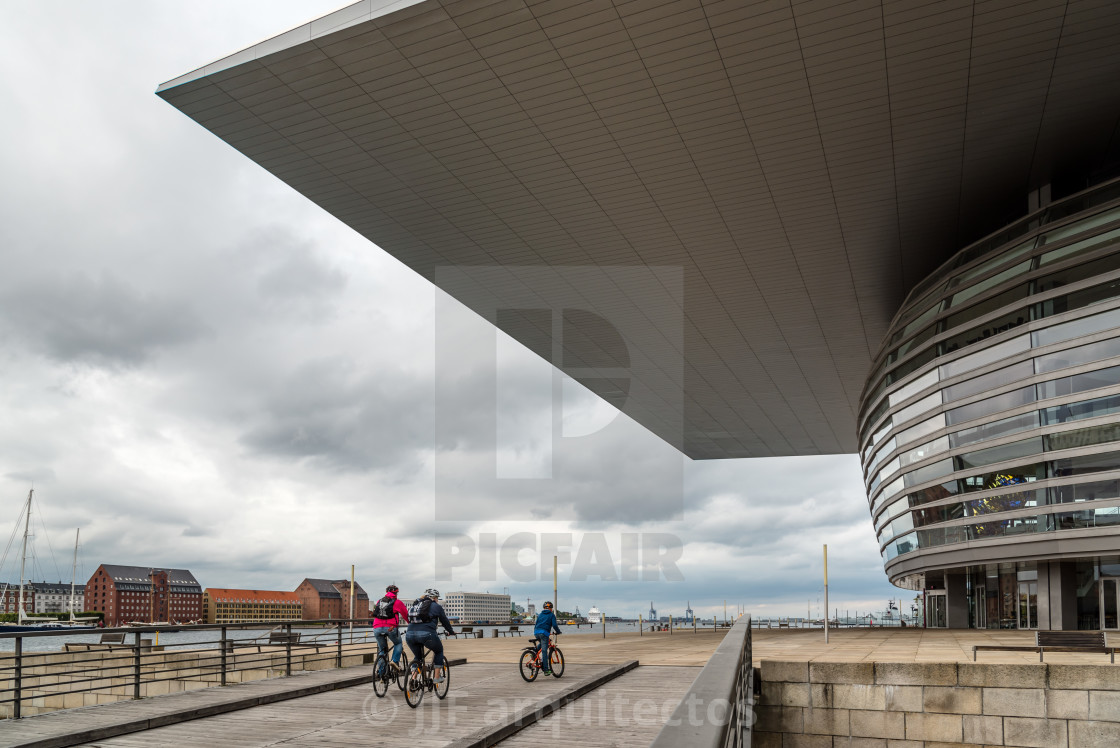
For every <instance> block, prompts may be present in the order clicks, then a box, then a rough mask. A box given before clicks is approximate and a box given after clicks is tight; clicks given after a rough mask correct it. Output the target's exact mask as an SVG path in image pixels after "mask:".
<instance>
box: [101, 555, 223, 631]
mask: <svg viewBox="0 0 1120 748" xmlns="http://www.w3.org/2000/svg"><path fill="white" fill-rule="evenodd" d="M84 607H85V610H87V611H98V612H101V613H103V614H104V615H105V625H106V626H121V625H126V624H128V623H131V622H142V623H161V622H167V623H188V622H191V621H201V620H202V586H201V585H200V584H199V583H198V580H197V579H195V577H194V575H193V574H191V573H190V572H189V571H187V570H186V569H159V568H152V567H147V566H118V565H116V564H102V565H101V566H99V567H97V570H96V571H94V572H93V576H91V577H90V578H89V581H88V582H86V585H85V606H84Z"/></svg>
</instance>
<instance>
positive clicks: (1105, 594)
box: [1100, 577, 1120, 629]
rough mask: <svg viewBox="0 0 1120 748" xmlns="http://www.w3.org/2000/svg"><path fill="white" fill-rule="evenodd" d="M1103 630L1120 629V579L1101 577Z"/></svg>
mask: <svg viewBox="0 0 1120 748" xmlns="http://www.w3.org/2000/svg"><path fill="white" fill-rule="evenodd" d="M1100 586H1101V628H1102V629H1116V628H1120V621H1118V620H1117V615H1116V612H1117V596H1118V594H1120V579H1117V578H1116V577H1101V585H1100Z"/></svg>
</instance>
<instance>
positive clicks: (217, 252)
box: [0, 0, 912, 616]
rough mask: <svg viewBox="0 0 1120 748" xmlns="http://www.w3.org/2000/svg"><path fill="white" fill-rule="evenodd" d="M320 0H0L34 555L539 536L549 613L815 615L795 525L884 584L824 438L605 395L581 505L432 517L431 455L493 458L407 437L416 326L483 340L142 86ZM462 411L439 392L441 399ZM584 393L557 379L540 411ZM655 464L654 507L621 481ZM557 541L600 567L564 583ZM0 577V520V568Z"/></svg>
mask: <svg viewBox="0 0 1120 748" xmlns="http://www.w3.org/2000/svg"><path fill="white" fill-rule="evenodd" d="M341 5H342V4H341V3H339V2H338V0H302V1H301V2H294V1H292V0H286V1H280V0H270V1H269V2H249V1H248V0H243V1H240V2H237V3H225V2H221V3H219V2H204V1H198V2H191V3H151V2H108V1H106V0H102V1H101V2H97V3H89V2H79V0H72V1H70V2H50V1H47V0H36V2H6V3H3V4H2V5H0V61H2V67H3V70H4V71H5V73H4V75H3V76H0V111H2V112H3V117H0V134H2V138H0V175H2V178H0V191H2V192H0V377H2V380H0V381H2V382H3V387H2V388H0V414H2V415H0V523H2V524H3V525H5V526H11V527H14V526H15V524H16V518H17V516H18V514H19V511H20V503H21V501H22V500H23V499H24V498H25V497H26V494H27V490H28V489H29V488H30V487H31V486H34V487H35V489H36V497H37V501H38V503H37V509H36V511H37V512H39V516H38V517H37V518H36V524H37V526H38V529H37V531H36V537H35V539H34V549H35V558H36V560H35V569H36V571H35V576H36V578H42V577H45V578H47V579H55V578H62V579H66V578H68V577H69V566H70V548H71V545H72V543H73V532H74V528H75V527H77V526H80V527H81V528H82V540H83V542H82V550H81V558H80V566H79V577H80V579H79V581H81V578H83V577H82V575H83V573H84V574H85V575H86V576H88V575H89V574H90V573H92V572H93V571H94V570H95V569H96V567H97V565H98V564H100V563H118V564H136V565H143V566H172V567H180V568H188V569H190V570H191V571H193V572H194V574H195V576H196V577H198V579H199V580H200V582H201V583H202V584H203V586H204V587H209V586H212V587H254V588H279V589H293V588H294V587H295V586H296V585H297V584H298V583H299V582H300V581H301V580H302V579H303V578H304V577H308V576H320V577H331V578H342V577H345V576H348V574H349V568H350V565H351V564H355V565H356V566H357V569H358V578H359V581H361V582H362V583H363V584H364V585H365V586H366V588H367V589H371V590H376V589H380V588H381V587H382V586H383V585H384V584H386V583H387V582H389V581H395V582H396V583H397V584H399V585H400V586H401V587H402V589H403V590H404V591H405V592H406V593H407V592H410V591H412V590H416V591H419V590H422V589H423V588H424V587H427V586H429V585H431V584H433V580H435V579H437V577H439V578H440V581H439V583H438V586H440V587H441V589H443V590H445V591H446V590H449V589H459V588H462V589H466V590H475V589H489V590H490V591H501V590H502V589H503V588H506V587H508V588H509V590H510V592H511V594H512V595H513V596H514V597H515V598H516V599H520V600H522V601H524V600H525V599H526V598H532V599H534V600H542V599H544V596H545V595H546V594H547V593H548V592H550V588H551V560H550V559H551V555H550V554H549V558H547V559H545V563H544V564H541V563H540V561H541V559H540V558H539V556H540V553H541V551H540V546H541V543H543V542H545V540H544V539H545V538H546V534H553V535H550V536H548V537H553V538H555V534H557V533H559V534H561V536H563V534H565V533H566V534H570V537H571V547H570V549H569V555H570V557H571V561H570V562H569V563H568V564H564V563H561V568H560V585H561V589H560V607H561V608H564V609H570V608H571V607H572V606H573V605H574V604H578V605H579V606H580V608H581V609H582V610H585V611H586V609H587V608H588V607H590V606H591V605H592V604H597V605H598V606H599V607H600V608H602V609H604V610H605V611H606V612H607V613H608V614H617V615H626V616H632V615H636V614H637V613H639V612H644V611H645V610H646V609H648V607H649V601H650V600H651V599H652V600H653V601H654V602H655V604H656V605H657V606H658V607H659V609H660V611H661V612H662V613H667V612H674V613H677V614H679V613H681V612H683V609H684V603H685V601H686V600H691V602H692V606H693V608H694V609H696V610H697V611H698V612H701V613H705V614H710V613H712V612H717V611H718V612H720V613H722V610H723V601H724V600H725V599H726V600H727V601H728V603H729V605H731V606H732V607H734V606H735V605H736V604H744V605H745V606H746V607H747V608H748V609H749V610H751V611H753V612H755V613H759V614H766V613H768V612H769V613H771V614H781V615H789V614H793V615H798V614H804V612H805V610H806V607H807V606H811V607H813V609H814V610H815V611H819V602H818V600H819V598H820V595H821V559H820V556H821V544H822V543H828V544H829V558H830V567H831V568H830V598H831V600H832V602H833V605H834V607H838V608H839V609H840V610H841V612H843V611H844V610H845V609H850V610H852V611H853V612H854V611H855V610H861V611H867V610H873V611H879V610H882V609H883V608H884V607H885V601H886V599H887V598H888V597H892V596H893V597H906V598H909V597H911V596H912V593H906V592H904V591H901V590H897V589H895V588H894V587H892V586H890V585H889V584H888V583H887V581H886V578H885V577H884V575H883V573H882V564H881V561H880V559H879V556H878V553H877V549H876V547H875V544H874V538H873V535H872V531H871V523H870V520H869V518H868V516H867V510H866V502H865V499H864V498H863V494H862V492H861V488H860V481H859V469H858V464H857V462H856V459H855V457H854V456H837V457H820V458H780V459H770V460H736V461H720V462H691V461H689V460H687V459H685V458H683V457H681V456H680V455H679V453H677V452H676V451H675V450H673V449H672V448H671V447H669V446H667V445H666V444H664V443H663V442H661V441H660V440H659V439H657V438H656V437H653V436H652V435H650V434H649V433H648V432H646V431H645V430H644V429H643V428H641V427H639V426H637V425H635V424H633V423H631V422H625V420H624V417H621V416H620V417H619V418H620V419H622V420H617V421H616V422H615V423H613V424H612V425H611V428H610V431H609V438H604V439H599V440H598V441H597V442H596V443H595V447H594V448H593V449H592V448H588V449H587V450H585V451H584V452H583V453H580V454H579V455H578V468H579V475H580V481H581V495H582V496H583V497H585V498H584V499H583V500H574V501H572V502H571V503H570V505H568V506H565V507H563V511H555V512H553V511H552V509H553V507H552V505H551V503H550V502H545V501H543V500H541V499H539V498H536V499H534V498H522V497H518V496H498V497H494V498H495V500H498V501H500V502H503V503H504V504H508V503H510V502H521V503H523V504H524V505H525V508H526V512H525V513H524V514H523V516H526V517H530V519H521V520H501V519H485V518H487V517H493V516H495V515H493V514H491V513H488V512H486V511H480V512H479V514H478V516H480V517H482V518H483V519H479V520H477V521H471V520H470V519H462V516H467V517H469V516H474V515H472V513H471V512H470V511H468V512H467V513H466V514H465V515H464V514H463V513H462V512H459V516H460V519H457V520H455V521H447V520H442V521H441V519H440V516H441V514H442V512H438V511H437V508H439V507H446V506H447V504H446V503H445V502H448V501H450V502H451V503H454V502H455V501H456V500H457V499H458V498H459V497H456V496H454V495H449V494H448V492H447V490H446V489H444V488H441V489H440V492H439V496H438V497H437V492H436V483H435V479H434V475H435V472H434V471H435V468H434V465H435V464H436V462H437V459H438V460H439V461H441V464H442V465H453V466H455V467H456V468H457V469H461V470H464V471H466V472H468V473H470V472H472V471H474V472H477V471H482V472H484V471H486V470H492V466H493V464H494V460H495V457H494V455H493V454H492V453H487V452H486V450H484V449H476V448H474V447H473V446H472V445H471V444H469V443H464V442H462V441H456V440H441V439H437V438H436V428H435V426H434V424H435V422H436V419H437V415H436V408H435V405H434V403H435V399H434V392H435V384H434V383H435V381H436V372H437V368H436V367H437V359H438V363H439V366H440V367H449V366H452V367H454V366H456V365H457V361H456V356H457V355H458V353H457V351H456V350H454V349H452V350H446V349H441V350H440V353H439V355H438V356H437V355H436V353H435V348H436V343H435V341H436V327H437V324H438V325H444V326H445V327H444V331H445V332H446V329H447V327H446V326H448V325H450V326H452V327H453V328H454V329H456V330H458V329H459V328H461V329H462V330H463V331H465V332H464V334H466V331H469V332H470V334H473V335H475V336H478V335H482V336H486V335H490V336H491V337H493V336H495V335H497V333H495V332H493V329H492V328H490V327H488V326H486V325H485V323H482V322H481V321H480V320H478V318H476V317H475V316H474V315H473V314H472V313H470V312H467V311H465V310H464V309H462V308H456V305H455V302H451V301H449V300H448V299H447V298H446V297H443V298H440V299H439V303H438V304H437V292H436V291H435V290H434V289H433V287H432V286H431V285H430V284H429V283H428V282H427V281H425V280H424V279H422V278H420V277H419V276H417V275H416V274H414V273H413V272H412V271H410V270H408V269H407V268H405V267H404V266H403V265H401V264H400V263H398V262H397V261H396V260H394V259H393V258H391V257H390V256H389V255H387V254H386V253H384V252H382V251H381V250H380V249H378V248H377V247H376V246H374V245H372V244H370V243H369V242H367V241H366V240H364V239H363V238H361V237H359V236H357V235H356V234H354V233H353V232H352V231H350V230H349V229H348V228H346V227H345V226H343V225H342V224H340V223H339V222H337V221H336V220H335V219H333V218H332V217H330V216H329V215H326V214H325V213H323V212H322V211H321V210H320V209H319V208H317V207H316V206H314V205H313V204H311V203H310V202H308V201H307V200H305V199H304V198H302V197H301V196H299V195H298V194H296V193H295V192H294V191H293V190H291V189H290V188H289V187H287V186H286V185H284V184H283V183H281V182H279V181H278V180H277V179H275V178H274V177H272V176H271V175H269V174H268V173H266V172H265V171H264V170H262V169H261V168H260V167H258V166H256V165H255V164H253V163H252V162H251V161H249V160H248V159H246V158H245V157H243V156H241V155H240V154H238V153H236V152H235V151H233V150H232V149H231V148H230V147H228V146H227V145H226V144H224V143H223V142H221V141H220V140H219V139H218V138H216V137H215V136H213V135H212V134H210V133H209V132H207V131H205V130H203V129H202V128H200V127H199V126H198V125H196V124H195V123H193V122H192V121H190V120H189V119H188V118H187V117H185V116H184V115H182V114H181V113H180V112H178V111H177V110H175V109H173V108H172V107H170V106H168V105H167V104H165V103H164V102H163V101H162V100H160V99H159V98H158V97H156V96H155V94H154V90H155V88H156V86H157V85H158V84H159V83H161V82H163V81H165V80H169V79H171V78H174V77H176V76H178V75H181V74H182V73H185V72H187V71H189V70H192V69H194V68H196V67H199V66H200V65H203V64H205V63H207V62H210V61H212V60H215V59H217V58H219V57H222V56H224V55H226V54H229V53H231V52H234V51H236V50H238V49H241V48H244V47H246V46H249V45H251V44H254V43H256V42H258V41H261V40H263V39H265V38H267V37H269V36H273V35H275V34H276V33H278V32H281V31H284V30H286V29H289V28H292V27H294V26H297V25H299V24H302V23H304V22H306V21H309V20H311V19H313V18H316V17H318V16H321V15H324V14H326V13H328V12H330V11H332V10H335V9H337V8H339V7H341ZM437 307H438V308H439V310H440V311H439V313H438V314H437ZM496 351H497V360H498V367H499V372H500V377H501V381H502V382H504V383H505V390H504V392H505V393H506V396H505V397H503V398H501V399H502V407H503V408H504V410H503V412H502V413H500V414H499V421H500V422H503V423H514V424H520V425H521V426H522V427H524V428H523V430H524V429H525V428H528V429H529V430H531V426H532V424H534V423H538V422H542V421H547V420H548V419H551V418H553V417H554V413H553V408H552V406H551V404H550V403H549V402H548V401H547V398H546V399H543V400H542V398H540V397H536V396H535V392H537V391H538V390H539V388H536V389H535V387H536V385H535V383H539V382H540V381H541V377H542V368H541V367H542V363H541V361H540V360H539V359H536V358H535V357H534V356H533V355H532V354H529V353H528V352H527V351H525V350H523V349H521V348H520V347H519V346H518V345H517V344H516V343H513V342H512V341H509V340H508V339H499V340H498V342H497V345H496ZM463 355H464V356H466V355H467V354H466V353H464V354H463ZM444 370H445V369H444ZM549 371H550V370H549V369H547V368H546V369H544V370H543V376H544V377H545V378H546V379H547V377H549V376H550V373H549ZM522 384H523V385H524V386H521V385H522ZM480 386H485V384H483V385H480ZM490 386H491V387H492V386H493V385H492V384H491V385H490ZM471 407H472V398H471V393H470V391H469V390H466V389H465V390H464V392H463V393H462V401H461V403H460V404H459V405H458V406H457V408H456V411H455V413H454V414H453V415H454V416H455V417H462V418H468V419H469V417H470V416H471V413H472V411H471ZM606 407H607V406H604V405H603V404H602V403H600V402H599V401H597V400H595V399H594V398H591V397H590V396H583V397H580V396H578V394H574V392H571V393H570V394H569V397H568V398H567V399H566V400H565V402H564V406H563V417H564V418H565V419H566V420H565V428H568V426H570V425H572V424H575V427H578V426H579V424H580V423H581V422H585V425H586V423H592V424H593V423H595V422H599V421H601V419H602V418H603V417H604V408H606ZM447 415H448V414H447V413H446V412H443V413H440V417H446V416H447ZM610 415H611V414H610V413H609V408H608V412H607V414H606V418H607V419H608V420H609V418H610ZM539 456H540V455H535V456H534V454H533V445H531V444H530V445H529V446H528V447H527V449H526V450H524V451H523V452H517V453H516V454H515V455H514V457H515V458H516V459H515V460H514V462H515V463H516V462H517V460H521V461H523V462H524V461H525V460H528V462H529V463H532V462H533V460H534V459H536V458H538V457H539ZM667 464H668V465H676V464H680V465H681V471H680V475H681V476H682V477H681V479H680V480H681V483H682V487H681V493H682V495H683V502H681V503H680V504H679V505H678V506H677V509H679V508H680V505H683V507H684V512H683V514H681V513H680V512H679V511H673V508H672V507H671V506H670V507H667V508H663V509H662V508H659V505H656V504H651V502H650V501H649V500H648V497H649V495H650V491H651V490H652V488H653V487H651V486H650V485H649V478H648V476H649V475H650V466H655V465H667ZM530 467H531V465H530ZM542 495H543V494H542ZM437 498H438V500H437ZM464 500H465V499H464ZM444 516H445V515H444ZM550 518H551V519H550ZM518 533H527V535H518ZM635 534H643V535H635ZM455 537H458V538H459V540H454V538H455ZM634 537H638V538H645V541H646V542H647V543H648V542H649V541H650V539H653V540H665V539H667V538H668V539H670V541H671V540H672V539H673V538H677V539H679V541H680V543H681V544H682V547H681V548H680V549H679V551H680V553H679V556H680V557H679V561H677V564H676V565H677V567H678V568H679V570H680V576H681V577H683V580H682V581H666V580H665V579H664V578H661V579H660V581H658V582H650V581H627V580H628V579H630V578H632V577H634V576H639V577H640V576H641V572H640V570H639V569H638V568H637V566H635V563H634V561H635V559H634V557H633V556H628V555H627V554H626V552H624V551H623V550H622V547H623V545H624V544H625V543H627V542H632V541H631V540H627V539H628V538H629V539H632V538H634ZM464 538H465V539H464ZM636 542H638V543H639V544H640V543H641V542H642V541H641V540H639V541H636ZM488 544H489V545H488ZM519 544H520V545H527V546H535V547H536V549H537V550H536V552H535V553H534V551H532V550H522V551H520V553H517V546H518V545H519ZM503 545H505V546H507V549H506V550H507V553H505V554H502V553H501V552H499V551H488V550H487V548H488V547H490V546H497V547H498V548H500V547H501V546H503ZM670 545H671V543H670ZM484 546H485V547H484ZM52 548H53V553H52ZM670 552H672V550H670ZM510 553H513V556H511V555H510ZM581 553H582V554H583V558H584V561H585V562H588V563H591V564H592V565H593V566H594V568H593V569H592V571H599V572H602V573H603V575H604V576H607V577H608V578H607V579H600V578H598V577H597V576H596V575H595V574H587V579H586V580H585V581H572V579H571V576H572V569H573V565H574V564H575V561H576V559H577V558H579V557H580V556H581ZM455 554H462V555H455ZM561 555H562V556H563V549H562V550H561ZM604 556H605V558H604ZM494 558H496V559H497V561H496V562H493V561H491V559H494ZM503 558H504V559H506V562H507V563H503V561H502V559H503ZM468 560H469V563H466V564H465V565H462V566H454V565H455V564H459V563H461V562H466V561H468ZM562 561H563V558H562ZM437 562H442V563H445V564H447V565H448V566H454V568H453V569H452V579H451V581H447V580H446V579H445V578H443V577H442V576H441V572H440V570H439V569H437V567H436V565H437ZM480 564H481V565H480ZM511 564H512V565H511ZM638 565H639V566H640V563H639V564H638ZM491 568H492V569H493V570H494V571H493V572H491V571H489V569H491ZM612 569H613V570H614V572H613V574H614V575H615V576H617V577H620V578H617V579H611V578H609V577H610V576H611V574H612V572H611V570H612ZM583 571H584V572H586V571H587V570H586V569H583ZM646 571H647V572H648V569H646ZM18 575H19V566H18V538H16V541H15V545H13V546H12V547H11V548H10V549H9V551H8V554H7V559H6V562H5V564H4V567H3V569H2V570H0V577H2V578H3V579H7V580H12V579H18ZM578 575H579V570H578V569H577V576H578ZM529 577H532V579H529ZM546 580H547V581H546ZM814 614H815V615H816V614H819V613H816V612H815V613H814Z"/></svg>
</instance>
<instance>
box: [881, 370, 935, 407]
mask: <svg viewBox="0 0 1120 748" xmlns="http://www.w3.org/2000/svg"><path fill="white" fill-rule="evenodd" d="M937 380H938V376H937V369H934V370H933V371H929V372H926V373H925V374H923V375H922V376H920V377H918V378H917V379H915V380H914V381H913V382H911V383H910V384H908V385H905V386H904V387H902V388H900V389H898V390H895V391H894V392H892V393H891V394H890V395H889V398H890V403H891V405H892V406H894V405H897V404H898V403H900V402H902V401H903V400H905V399H907V398H909V397H911V396H913V395H916V394H918V393H919V392H921V391H922V390H924V389H926V388H927V387H932V386H933V385H935V384H937Z"/></svg>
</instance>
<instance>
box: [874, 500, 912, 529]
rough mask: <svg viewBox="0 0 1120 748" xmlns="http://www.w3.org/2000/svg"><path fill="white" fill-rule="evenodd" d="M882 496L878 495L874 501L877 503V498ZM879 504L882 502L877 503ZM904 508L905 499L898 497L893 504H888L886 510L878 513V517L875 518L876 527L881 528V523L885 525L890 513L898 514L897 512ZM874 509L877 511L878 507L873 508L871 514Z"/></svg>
mask: <svg viewBox="0 0 1120 748" xmlns="http://www.w3.org/2000/svg"><path fill="white" fill-rule="evenodd" d="M882 498H883V497H882V496H880V497H879V499H877V500H876V502H875V503H876V504H879V500H881V499H882ZM884 503H886V502H884ZM879 506H882V504H879ZM905 508H906V499H905V498H902V499H899V500H898V501H896V502H894V503H893V504H891V505H890V506H888V507H887V510H886V511H885V512H883V513H882V514H880V515H879V517H878V518H877V519H876V520H875V526H876V527H877V528H882V527H883V525H885V524H886V523H887V519H888V518H889V517H890V516H891V515H892V514H898V513H899V512H901V511H902V510H903V509H905ZM875 511H878V509H876V510H874V511H873V512H872V514H874V513H875Z"/></svg>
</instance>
